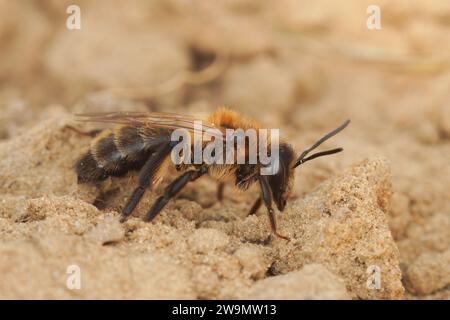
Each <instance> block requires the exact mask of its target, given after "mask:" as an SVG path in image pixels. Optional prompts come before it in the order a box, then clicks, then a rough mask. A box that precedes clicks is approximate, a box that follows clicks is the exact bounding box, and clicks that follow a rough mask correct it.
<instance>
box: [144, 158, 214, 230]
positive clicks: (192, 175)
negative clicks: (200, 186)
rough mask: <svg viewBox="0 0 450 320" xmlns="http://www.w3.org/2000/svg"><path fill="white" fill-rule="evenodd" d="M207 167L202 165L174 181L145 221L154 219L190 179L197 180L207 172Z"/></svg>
mask: <svg viewBox="0 0 450 320" xmlns="http://www.w3.org/2000/svg"><path fill="white" fill-rule="evenodd" d="M207 171H208V170H207V168H206V167H200V168H199V169H198V170H189V171H186V172H185V173H183V174H182V175H180V176H179V177H178V178H176V179H175V180H174V181H172V182H171V183H170V184H169V185H168V186H167V187H166V189H165V190H164V194H163V195H162V196H161V197H159V198H158V199H157V200H156V201H155V203H154V204H153V206H152V208H151V209H150V210H149V211H148V213H147V215H146V216H145V218H144V220H145V221H152V220H153V219H154V218H155V217H156V215H157V214H158V213H159V212H160V211H161V210H162V209H163V208H164V207H165V206H166V204H167V203H168V202H169V200H170V199H172V198H173V197H175V196H176V195H177V194H178V193H179V192H180V191H181V190H182V189H183V188H184V187H185V186H186V184H187V183H188V182H190V181H195V180H197V179H198V178H200V177H201V176H202V175H204V174H205V173H206V172H207Z"/></svg>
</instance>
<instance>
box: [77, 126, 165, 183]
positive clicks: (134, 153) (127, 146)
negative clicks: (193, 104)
mask: <svg viewBox="0 0 450 320" xmlns="http://www.w3.org/2000/svg"><path fill="white" fill-rule="evenodd" d="M155 140H157V141H148V138H147V139H146V138H145V136H143V135H142V134H141V133H140V132H139V128H136V127H118V128H116V129H115V130H114V132H112V131H110V130H105V131H103V132H102V133H100V134H99V135H98V136H97V137H96V138H95V140H93V141H92V143H91V147H90V149H89V151H88V152H87V153H86V154H85V155H84V156H83V157H81V158H80V159H79V160H78V161H77V163H76V165H75V170H76V172H77V174H78V181H79V182H94V181H101V180H104V179H106V178H107V177H109V176H123V175H124V174H126V173H127V172H128V171H131V170H136V169H140V168H141V167H142V166H143V165H144V163H145V161H146V160H147V159H148V157H149V156H150V154H151V152H152V150H153V149H154V148H153V145H152V143H151V142H153V144H155V145H157V142H161V140H160V139H155Z"/></svg>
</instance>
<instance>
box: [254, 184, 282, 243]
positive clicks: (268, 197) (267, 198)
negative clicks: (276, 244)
mask: <svg viewBox="0 0 450 320" xmlns="http://www.w3.org/2000/svg"><path fill="white" fill-rule="evenodd" d="M258 180H259V186H260V188H261V198H262V200H263V201H264V204H265V205H266V208H267V211H268V213H269V219H270V226H271V228H272V232H273V234H275V235H276V236H277V237H280V238H283V239H285V240H289V238H288V237H285V236H283V235H281V234H279V233H278V232H277V220H276V217H275V211H274V210H273V208H272V192H271V191H270V186H269V182H268V181H267V177H266V176H261V175H259V176H258Z"/></svg>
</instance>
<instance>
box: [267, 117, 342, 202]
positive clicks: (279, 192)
mask: <svg viewBox="0 0 450 320" xmlns="http://www.w3.org/2000/svg"><path fill="white" fill-rule="evenodd" d="M349 123H350V120H347V121H345V122H344V123H343V124H342V125H340V126H339V127H337V128H336V129H334V130H333V131H331V132H329V133H327V134H326V135H325V136H323V137H322V138H320V139H319V140H318V141H317V142H316V143H314V144H313V145H312V146H311V147H310V148H308V149H306V150H305V151H303V152H302V153H301V154H300V156H299V157H298V158H297V159H295V154H294V151H293V150H292V147H291V146H290V145H288V144H286V143H281V144H280V152H279V169H278V171H277V173H276V174H274V175H270V176H269V177H268V180H269V185H270V189H271V190H272V195H273V199H274V201H275V203H276V205H277V207H278V210H280V211H283V210H284V207H285V206H286V199H287V198H288V197H289V195H290V193H291V189H292V184H293V180H294V170H295V168H297V167H298V166H299V165H301V164H302V163H305V162H307V161H310V160H313V159H315V158H318V157H322V156H326V155H330V154H334V153H338V152H341V151H342V150H343V149H342V148H335V149H331V150H326V151H321V152H317V153H314V154H312V155H309V153H310V152H311V151H312V150H314V149H315V148H317V147H318V146H320V145H321V144H322V143H323V142H325V141H326V140H328V139H329V138H331V137H333V136H334V135H336V134H337V133H339V132H340V131H342V130H343V129H344V128H345V127H347V125H348V124H349ZM308 155H309V156H308Z"/></svg>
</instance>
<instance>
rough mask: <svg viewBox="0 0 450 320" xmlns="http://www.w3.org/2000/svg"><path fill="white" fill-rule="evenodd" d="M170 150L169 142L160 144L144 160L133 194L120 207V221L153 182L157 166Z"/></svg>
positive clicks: (127, 214)
mask: <svg viewBox="0 0 450 320" xmlns="http://www.w3.org/2000/svg"><path fill="white" fill-rule="evenodd" d="M171 150H172V145H171V144H170V143H168V144H163V145H161V146H160V147H159V148H158V149H157V150H156V151H155V152H154V153H152V155H151V156H150V157H149V158H148V160H147V162H145V164H144V166H143V167H142V169H141V171H140V172H139V185H138V187H137V188H136V189H134V191H133V194H132V195H131V197H130V198H129V199H128V202H127V204H126V205H125V207H123V209H122V218H121V221H124V220H125V219H126V218H127V217H128V216H129V215H130V214H131V213H132V212H133V210H134V208H136V206H137V204H138V203H139V201H140V200H141V198H142V196H143V195H144V193H145V190H146V189H147V188H149V187H151V185H152V183H153V178H154V176H155V174H156V173H157V172H158V169H159V167H160V166H161V164H162V163H163V162H164V160H165V159H166V157H167V156H168V155H169V153H170V151H171Z"/></svg>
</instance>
